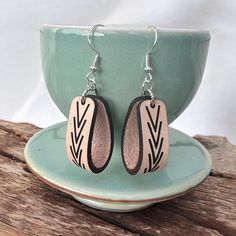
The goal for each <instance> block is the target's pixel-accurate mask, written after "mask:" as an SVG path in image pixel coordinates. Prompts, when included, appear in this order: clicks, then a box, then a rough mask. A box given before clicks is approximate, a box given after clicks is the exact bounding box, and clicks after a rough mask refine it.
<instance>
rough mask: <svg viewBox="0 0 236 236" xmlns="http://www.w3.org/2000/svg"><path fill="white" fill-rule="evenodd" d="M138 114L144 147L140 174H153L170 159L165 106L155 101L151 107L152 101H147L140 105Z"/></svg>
mask: <svg viewBox="0 0 236 236" xmlns="http://www.w3.org/2000/svg"><path fill="white" fill-rule="evenodd" d="M138 112H139V113H140V120H139V122H140V128H141V131H142V132H141V133H142V137H141V140H142V147H143V148H142V155H143V160H142V164H141V167H140V170H139V173H147V172H153V171H156V170H158V169H160V168H162V167H163V166H164V164H165V162H166V160H167V157H168V150H169V137H168V121H167V114H166V108H165V104H164V103H163V102H162V101H160V100H155V106H151V104H150V100H145V101H143V102H141V103H140V104H139V110H138Z"/></svg>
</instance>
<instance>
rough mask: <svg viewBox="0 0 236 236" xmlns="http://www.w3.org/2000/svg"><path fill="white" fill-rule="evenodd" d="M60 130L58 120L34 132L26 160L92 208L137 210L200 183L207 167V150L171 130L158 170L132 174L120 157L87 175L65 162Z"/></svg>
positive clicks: (40, 174) (63, 127) (53, 183)
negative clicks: (166, 156) (163, 163)
mask: <svg viewBox="0 0 236 236" xmlns="http://www.w3.org/2000/svg"><path fill="white" fill-rule="evenodd" d="M65 132H66V123H65V122H63V123H59V124H56V125H53V126H51V127H48V128H46V129H43V130H41V131H40V132H38V133H37V134H35V135H34V136H33V137H32V138H31V139H30V140H29V142H28V143H27V145H26V147H25V159H26V162H27V164H28V166H29V168H30V169H31V170H32V171H33V172H34V173H35V174H36V175H37V176H38V177H39V178H40V179H41V180H43V181H44V182H46V183H47V184H49V185H51V186H52V187H54V188H57V189H59V190H61V191H63V192H66V193H69V194H71V195H72V196H73V197H74V198H75V199H76V200H78V201H80V202H82V203H84V204H86V205H88V206H91V207H94V208H98V209H103V210H109V211H133V210H138V209H142V208H145V207H147V206H149V205H152V204H154V203H155V202H160V201H165V200H168V199H171V198H175V197H177V196H180V195H183V194H185V193H186V192H187V191H189V190H191V189H192V188H194V187H196V186H197V185H199V184H200V183H201V182H202V181H204V180H205V178H206V177H207V176H208V174H209V173H210V170H211V159H210V156H209V154H208V152H207V151H206V149H205V148H204V147H203V146H202V145H201V144H200V143H199V142H197V141H196V140H194V139H193V138H191V137H189V136H188V135H186V134H184V133H182V132H180V131H178V130H176V129H173V128H170V153H169V159H168V161H167V164H166V166H165V167H164V168H163V169H162V170H160V171H159V172H156V173H151V174H146V175H137V176H131V175H129V174H128V173H127V172H126V171H125V168H124V166H123V164H122V160H121V158H120V157H119V156H113V157H112V160H111V162H110V163H109V165H108V167H107V168H106V169H105V171H104V172H102V173H100V174H93V173H89V172H86V171H85V170H83V169H80V168H78V167H76V166H74V165H73V164H71V163H70V162H69V161H68V160H67V158H66V153H65ZM116 152H117V150H116Z"/></svg>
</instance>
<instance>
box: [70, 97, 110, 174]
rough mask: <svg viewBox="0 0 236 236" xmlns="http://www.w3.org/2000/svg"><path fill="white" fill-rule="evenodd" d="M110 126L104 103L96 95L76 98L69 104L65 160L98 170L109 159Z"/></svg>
mask: <svg viewBox="0 0 236 236" xmlns="http://www.w3.org/2000/svg"><path fill="white" fill-rule="evenodd" d="M112 148H113V127H112V120H111V113H110V110H109V106H108V104H107V102H106V101H105V100H104V99H103V98H102V97H99V96H92V95H90V96H86V99H85V100H83V97H82V96H78V97H75V98H74V99H73V101H72V103H71V109H70V114H69V118H68V125H67V133H66V151H67V157H68V159H69V160H70V161H71V162H72V163H74V164H75V165H77V166H79V167H81V168H83V169H86V170H89V171H92V172H94V173H99V172H101V171H103V170H104V169H105V168H106V167H107V165H108V163H109V161H110V158H111V154H112Z"/></svg>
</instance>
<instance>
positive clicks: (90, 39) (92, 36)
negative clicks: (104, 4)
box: [88, 24, 104, 56]
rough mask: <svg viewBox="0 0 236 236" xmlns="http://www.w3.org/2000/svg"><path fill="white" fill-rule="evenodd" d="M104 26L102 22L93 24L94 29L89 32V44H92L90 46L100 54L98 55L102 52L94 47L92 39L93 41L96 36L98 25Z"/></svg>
mask: <svg viewBox="0 0 236 236" xmlns="http://www.w3.org/2000/svg"><path fill="white" fill-rule="evenodd" d="M100 26H101V27H104V25H102V24H97V25H95V26H93V28H92V30H91V33H90V34H89V36H88V44H89V46H90V48H91V49H92V50H93V51H94V52H95V53H96V54H97V55H98V56H100V53H99V52H98V51H97V49H96V48H95V47H94V45H93V43H92V41H93V38H94V32H95V30H96V29H97V28H98V27H100Z"/></svg>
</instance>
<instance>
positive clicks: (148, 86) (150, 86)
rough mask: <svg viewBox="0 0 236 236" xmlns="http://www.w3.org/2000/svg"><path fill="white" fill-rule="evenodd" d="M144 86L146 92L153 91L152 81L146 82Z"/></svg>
mask: <svg viewBox="0 0 236 236" xmlns="http://www.w3.org/2000/svg"><path fill="white" fill-rule="evenodd" d="M142 86H143V89H144V90H146V91H148V90H152V87H153V84H152V82H151V81H148V80H144V81H143V85H142Z"/></svg>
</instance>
